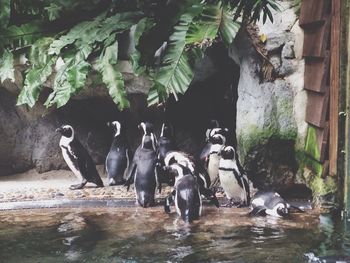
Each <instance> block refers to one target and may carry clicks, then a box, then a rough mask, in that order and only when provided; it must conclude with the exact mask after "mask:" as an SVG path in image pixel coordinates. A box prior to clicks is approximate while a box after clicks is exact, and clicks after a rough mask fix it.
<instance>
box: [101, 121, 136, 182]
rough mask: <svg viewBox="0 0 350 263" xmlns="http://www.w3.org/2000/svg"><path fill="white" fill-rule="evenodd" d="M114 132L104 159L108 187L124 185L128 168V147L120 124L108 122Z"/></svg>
mask: <svg viewBox="0 0 350 263" xmlns="http://www.w3.org/2000/svg"><path fill="white" fill-rule="evenodd" d="M107 126H109V127H111V128H112V129H113V132H114V137H113V141H112V145H111V148H110V150H109V153H108V155H107V158H106V164H105V165H106V171H107V177H108V184H109V185H121V184H124V183H125V176H126V172H127V169H128V166H129V158H130V154H129V145H128V142H127V139H126V136H125V133H124V129H122V127H121V124H120V122H118V121H113V122H108V123H107Z"/></svg>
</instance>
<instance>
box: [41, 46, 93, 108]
mask: <svg viewBox="0 0 350 263" xmlns="http://www.w3.org/2000/svg"><path fill="white" fill-rule="evenodd" d="M83 57H84V54H82V53H81V52H78V53H76V54H75V56H73V57H72V56H68V57H67V58H66V59H65V60H64V62H65V64H64V65H62V66H61V67H60V68H59V70H58V71H57V74H56V77H55V80H54V84H53V92H52V93H51V94H50V95H49V97H48V99H47V100H46V102H45V105H46V106H47V107H50V106H53V105H54V104H56V106H57V108H60V107H62V106H64V105H66V104H67V102H68V101H69V99H70V98H71V96H74V95H76V94H78V93H79V91H80V90H81V89H82V88H84V86H85V81H86V78H87V74H88V72H89V70H90V64H89V63H88V62H86V61H85V60H84V59H83Z"/></svg>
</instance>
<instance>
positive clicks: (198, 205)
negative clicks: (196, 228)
mask: <svg viewBox="0 0 350 263" xmlns="http://www.w3.org/2000/svg"><path fill="white" fill-rule="evenodd" d="M167 168H168V170H169V173H173V174H174V176H175V185H174V191H173V192H172V193H171V194H170V195H169V196H168V197H167V198H166V200H165V204H164V210H165V212H166V213H170V204H171V203H172V202H173V200H174V199H175V207H176V212H177V214H178V215H179V216H180V217H181V218H182V219H183V220H184V221H185V222H188V223H191V222H192V221H194V220H198V219H199V217H200V215H201V212H202V198H201V194H200V191H199V186H198V184H197V181H196V179H195V177H194V176H193V175H192V174H191V172H190V170H189V169H188V168H187V167H185V166H182V165H181V164H178V163H174V164H172V165H170V166H167Z"/></svg>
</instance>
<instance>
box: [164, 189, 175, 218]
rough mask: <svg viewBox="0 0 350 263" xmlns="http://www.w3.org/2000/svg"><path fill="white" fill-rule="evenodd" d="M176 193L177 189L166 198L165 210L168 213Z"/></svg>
mask: <svg viewBox="0 0 350 263" xmlns="http://www.w3.org/2000/svg"><path fill="white" fill-rule="evenodd" d="M175 194H176V191H175V190H173V191H172V192H171V193H170V194H169V195H168V196H167V197H166V198H165V200H164V212H165V213H167V214H169V213H170V204H171V203H172V202H173V201H174V196H175Z"/></svg>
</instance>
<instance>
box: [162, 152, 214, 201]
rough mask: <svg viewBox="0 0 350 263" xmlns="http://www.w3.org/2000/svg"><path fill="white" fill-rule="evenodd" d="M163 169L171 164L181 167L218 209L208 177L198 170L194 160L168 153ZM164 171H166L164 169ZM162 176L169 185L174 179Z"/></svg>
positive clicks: (183, 155)
mask: <svg viewBox="0 0 350 263" xmlns="http://www.w3.org/2000/svg"><path fill="white" fill-rule="evenodd" d="M164 164H165V167H168V166H171V165H173V164H178V165H181V166H182V167H183V168H182V169H185V168H186V170H187V171H188V172H187V173H190V174H192V176H194V177H195V179H196V182H197V183H198V185H199V190H200V193H201V194H202V195H203V196H204V197H206V198H207V199H209V200H210V202H211V203H213V204H214V205H215V206H216V207H219V206H220V205H219V201H218V199H217V197H216V196H215V193H214V192H213V191H212V190H210V189H209V185H210V179H209V175H208V174H207V173H206V172H205V171H201V170H198V169H197V167H198V165H196V164H195V161H194V158H193V157H192V156H190V155H189V154H187V153H184V152H179V151H172V152H169V153H168V154H167V155H166V157H165V159H164ZM165 170H166V169H165ZM162 175H163V176H166V177H167V178H166V179H165V180H164V179H163V181H165V182H167V183H168V184H169V185H172V182H174V180H175V178H174V177H173V176H169V174H167V172H166V171H165V172H163V173H162Z"/></svg>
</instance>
